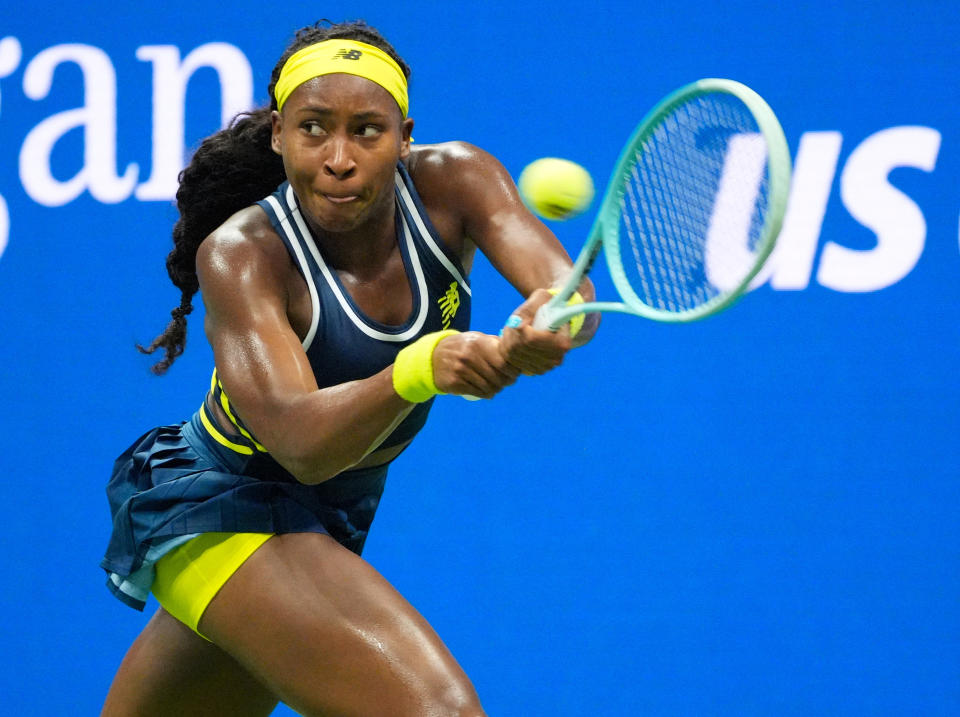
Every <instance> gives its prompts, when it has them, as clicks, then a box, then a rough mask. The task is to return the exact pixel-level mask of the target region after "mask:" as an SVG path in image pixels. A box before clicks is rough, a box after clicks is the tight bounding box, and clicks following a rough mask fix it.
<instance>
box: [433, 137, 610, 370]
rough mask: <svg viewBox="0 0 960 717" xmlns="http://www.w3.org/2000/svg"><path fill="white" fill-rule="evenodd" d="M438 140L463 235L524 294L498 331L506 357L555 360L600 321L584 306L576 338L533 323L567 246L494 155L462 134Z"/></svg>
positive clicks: (522, 365) (561, 274)
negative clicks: (460, 138) (513, 323)
mask: <svg viewBox="0 0 960 717" xmlns="http://www.w3.org/2000/svg"><path fill="white" fill-rule="evenodd" d="M443 147H444V149H443V151H442V155H443V156H442V175H443V177H444V181H443V183H442V187H438V189H439V191H441V192H444V193H448V196H449V197H450V199H451V200H452V201H451V203H450V204H447V206H450V205H451V204H452V206H455V207H456V208H457V212H458V215H459V216H458V218H459V221H460V223H461V232H462V236H464V237H466V241H467V242H472V243H473V244H475V245H476V246H477V247H478V248H479V249H480V251H482V252H483V253H484V255H485V256H486V257H487V258H488V259H489V260H490V262H491V263H492V264H493V266H494V267H495V268H496V269H497V271H499V272H500V274H502V275H503V277H504V278H506V279H507V281H509V282H510V283H511V284H512V285H513V286H514V287H516V289H517V290H518V291H519V292H520V293H521V294H522V295H523V296H524V297H525V299H526V301H524V302H523V303H522V304H521V305H520V306H519V307H517V309H516V310H515V311H514V314H516V315H517V316H519V317H520V318H521V319H522V323H521V325H520V326H519V327H517V328H508V329H505V330H504V333H503V340H502V349H503V351H504V354H505V356H506V357H507V360H508V361H509V362H510V363H511V364H513V365H514V366H516V367H517V368H519V369H520V370H521V371H523V372H524V373H528V374H541V373H544V372H546V371H548V370H550V369H552V368H555V367H556V366H558V365H559V364H560V362H561V361H562V360H563V356H564V354H566V352H567V351H568V350H569V349H570V348H571V347H572V346H574V345H576V346H580V345H582V344H585V343H586V342H587V341H589V340H590V338H591V337H592V336H593V334H594V332H595V331H596V329H597V324H598V323H599V322H598V320H597V318H596V317H597V314H588V315H587V320H586V321H584V324H583V327H582V328H581V329H580V331H579V333H578V334H577V336H576V337H575V339H574V340H573V341H571V339H570V333H569V327H564V328H562V329H561V330H560V331H557V332H550V331H544V330H538V329H534V328H533V326H532V322H533V316H534V314H535V313H536V311H537V309H538V308H539V307H540V306H542V305H543V304H544V303H546V302H547V301H548V300H549V299H550V298H551V295H550V293H549V292H548V291H547V289H549V288H550V287H553V286H559V285H560V284H562V283H563V280H564V278H565V277H566V276H567V275H568V273H569V271H570V268H571V267H572V266H573V262H572V260H571V259H570V256H569V254H567V252H566V250H565V249H564V248H563V245H562V244H561V243H560V242H559V241H558V240H557V238H556V237H555V236H554V235H553V232H551V231H550V230H549V229H548V228H547V227H546V226H545V225H544V224H543V222H541V221H540V220H539V219H537V218H536V217H535V216H534V215H533V214H532V213H531V212H530V210H529V209H527V207H526V206H525V205H524V203H523V202H522V201H521V199H520V195H519V193H518V192H517V188H516V185H515V184H514V182H513V179H512V178H511V176H510V174H509V172H507V170H506V169H505V168H504V166H503V165H502V164H501V163H500V162H499V161H498V160H497V159H496V158H495V157H494V156H493V155H491V154H489V153H487V152H485V151H483V150H481V149H479V148H477V147H474V146H473V145H469V144H466V143H461V142H456V143H449V144H448V145H443ZM437 164H441V163H437ZM418 186H419V184H418ZM579 292H580V294H581V296H582V297H583V299H584V300H585V301H593V299H594V289H593V284H591V283H590V280H589V279H584V281H583V282H582V283H581V285H580V287H579Z"/></svg>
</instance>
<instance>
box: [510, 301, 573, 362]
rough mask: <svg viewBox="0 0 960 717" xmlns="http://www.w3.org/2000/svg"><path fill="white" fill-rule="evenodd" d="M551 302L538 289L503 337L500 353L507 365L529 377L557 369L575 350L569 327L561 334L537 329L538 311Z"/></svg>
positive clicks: (518, 308) (523, 304)
mask: <svg viewBox="0 0 960 717" xmlns="http://www.w3.org/2000/svg"><path fill="white" fill-rule="evenodd" d="M551 298H553V297H552V295H551V294H550V292H549V291H547V290H546V289H537V290H536V291H534V292H533V293H532V294H530V296H529V298H528V299H527V300H526V301H524V302H523V303H522V304H520V306H518V307H517V309H516V310H515V311H514V312H513V316H512V317H511V319H512V320H511V322H510V324H508V325H507V326H506V327H504V329H503V333H502V335H501V337H500V352H501V353H502V354H503V357H504V358H505V359H506V360H507V363H509V364H511V365H512V366H514V367H516V368H517V369H519V370H520V372H521V373H523V374H525V375H527V376H539V375H541V374H544V373H546V372H547V371H550V370H552V369H555V368H556V367H557V366H559V365H560V364H561V363H562V362H563V357H564V356H565V355H566V353H567V351H569V350H570V349H571V347H572V346H573V344H572V342H571V340H570V327H569V325H564V326H563V327H561V328H560V329H559V330H558V331H547V330H546V329H535V328H533V317H534V315H536V313H537V309H539V308H540V307H541V306H543V305H544V304H545V303H547V302H548V301H550V299H551ZM513 317H516V318H513ZM511 324H518V325H517V326H512V325H511Z"/></svg>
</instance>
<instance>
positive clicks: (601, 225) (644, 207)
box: [533, 79, 790, 331]
mask: <svg viewBox="0 0 960 717" xmlns="http://www.w3.org/2000/svg"><path fill="white" fill-rule="evenodd" d="M789 186H790V154H789V151H788V149H787V142H786V139H785V137H784V135H783V129H782V128H781V127H780V123H779V122H778V121H777V118H776V115H774V113H773V111H772V110H771V109H770V107H769V106H768V105H767V103H766V102H764V100H763V99H762V98H761V97H760V96H759V95H758V94H757V93H756V92H754V91H753V90H751V89H750V88H749V87H747V86H745V85H743V84H741V83H739V82H734V81H732V80H722V79H705V80H700V81H698V82H693V83H691V84H689V85H686V86H684V87H681V88H680V89H678V90H676V91H675V92H673V93H671V94H670V95H668V96H667V97H665V98H664V99H663V100H661V101H660V102H659V103H658V104H657V105H656V106H655V107H654V108H653V109H652V110H651V111H650V112H649V114H648V115H647V116H646V117H645V118H644V119H643V121H642V122H641V123H640V124H639V126H638V127H637V128H636V130H635V131H634V133H633V135H632V136H631V137H630V140H629V141H628V142H627V144H626V146H625V147H624V149H623V151H622V153H621V154H620V158H619V160H618V161H617V165H616V168H615V169H614V170H613V175H612V177H611V179H610V183H609V184H608V186H607V190H606V194H605V195H604V198H603V204H602V206H601V207H600V210H599V212H598V214H597V217H596V220H595V221H594V224H593V228H592V229H591V231H590V235H589V237H590V238H589V239H588V240H587V242H586V244H585V245H584V247H583V249H582V250H581V252H580V254H579V256H578V257H577V260H576V262H575V263H574V266H573V269H572V271H571V273H570V276H569V277H568V278H567V280H566V282H565V283H564V284H563V286H561V287H558V291H557V293H556V294H555V296H554V297H553V298H552V299H551V300H550V301H549V302H547V303H546V304H544V305H543V306H542V307H541V308H540V310H539V311H538V312H537V315H536V317H535V319H534V323H533V325H534V326H535V327H536V328H548V329H550V330H552V331H556V330H557V329H558V328H559V327H561V326H563V324H564V323H566V322H567V321H569V320H570V319H571V318H572V317H573V316H575V315H576V314H579V313H583V312H591V311H613V312H619V313H626V314H635V315H637V316H643V317H645V318H648V319H654V320H656V321H668V322H684V321H694V320H696V319H701V318H704V317H706V316H710V315H712V314H715V313H717V312H718V311H722V310H723V309H725V308H727V307H728V306H730V304H732V303H733V302H734V301H735V300H736V299H737V298H738V297H739V296H741V295H742V294H743V293H744V292H745V291H746V290H747V288H748V286H749V284H750V280H751V279H752V278H753V277H754V276H755V275H756V273H757V272H758V271H759V270H760V268H761V267H762V266H763V264H764V262H765V261H766V260H767V258H768V257H769V256H770V253H771V252H772V251H773V247H774V244H775V243H776V239H777V234H778V233H779V232H780V226H781V224H782V223H783V216H784V213H785V211H786V206H787V194H788V192H789ZM601 249H602V250H603V252H604V254H605V255H606V258H607V266H608V267H609V270H610V275H611V277H612V279H613V283H614V285H615V287H616V290H617V293H618V294H619V295H620V296H619V298H620V301H609V302H608V301H593V302H588V303H581V304H575V305H572V306H567V300H568V299H569V298H570V297H571V296H572V295H573V293H574V292H575V291H576V290H577V287H578V286H579V285H580V281H581V280H582V279H583V277H584V276H585V275H586V274H587V273H589V271H590V270H591V269H592V268H593V265H594V262H595V260H596V258H597V256H598V255H599V254H600V250H601Z"/></svg>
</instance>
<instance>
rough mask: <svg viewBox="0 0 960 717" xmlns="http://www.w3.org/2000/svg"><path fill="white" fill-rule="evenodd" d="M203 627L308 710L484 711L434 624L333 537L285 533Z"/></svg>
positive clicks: (256, 557)
mask: <svg viewBox="0 0 960 717" xmlns="http://www.w3.org/2000/svg"><path fill="white" fill-rule="evenodd" d="M199 629H200V632H202V633H203V634H205V635H207V636H209V637H210V638H211V639H212V640H213V641H214V642H216V643H217V644H218V645H220V646H222V647H223V648H224V649H225V650H227V651H228V652H229V653H230V654H232V655H234V656H235V657H236V658H237V659H238V660H239V661H240V662H241V663H242V664H243V665H244V666H246V667H247V668H248V669H249V670H250V671H251V672H253V673H254V674H256V675H257V676H258V677H259V678H260V679H261V680H262V681H263V682H264V683H265V684H266V685H268V686H269V687H270V689H271V690H272V691H273V692H275V693H276V694H277V695H279V696H280V698H281V699H282V700H283V701H284V702H286V703H287V704H289V705H290V706H291V707H293V708H294V709H296V710H298V711H301V712H302V713H304V714H307V715H321V714H323V715H372V716H373V715H375V716H376V717H392V716H393V715H398V716H399V715H417V716H418V717H421V716H426V715H437V716H439V715H461V716H466V715H482V714H483V711H482V709H481V708H480V704H479V700H478V699H477V695H476V692H475V690H474V688H473V686H472V685H471V683H470V681H469V680H468V679H467V676H466V675H465V674H464V672H463V670H462V669H461V668H460V666H459V665H458V664H457V662H456V660H454V658H453V656H452V655H451V654H450V652H449V651H448V650H447V648H446V646H445V645H444V644H443V642H442V641H441V640H440V638H439V637H438V636H437V634H436V633H435V632H434V631H433V629H432V628H431V627H430V625H429V624H427V622H426V620H424V618H423V617H422V616H421V615H420V614H419V613H418V612H417V611H416V610H414V609H413V607H412V606H411V605H410V604H409V603H408V602H407V601H406V600H404V598H403V597H402V596H401V595H400V594H399V593H398V592H397V591H396V590H395V589H394V588H393V587H392V586H391V585H390V584H389V583H388V582H387V581H386V580H385V579H384V578H383V577H382V576H381V575H380V574H379V573H377V572H376V571H375V570H374V569H373V568H372V567H371V566H370V565H369V564H368V563H367V562H366V561H364V560H362V559H361V558H359V557H358V556H356V555H354V554H353V553H351V552H350V551H348V550H346V549H345V548H343V547H342V546H340V545H339V544H337V543H336V542H335V541H334V540H333V539H332V538H330V537H329V536H326V535H319V534H312V533H296V534H290V535H278V536H275V537H273V538H271V539H270V540H268V541H267V542H266V543H264V544H263V546H261V547H260V549H259V550H257V552H255V553H254V554H253V555H252V556H251V557H250V558H249V559H247V561H246V562H245V563H244V564H243V565H242V566H241V567H240V568H239V569H238V570H237V572H236V573H234V575H233V576H232V577H231V578H230V580H228V581H227V583H226V584H225V585H224V586H223V588H222V589H221V590H220V592H219V593H218V594H217V596H216V597H214V599H213V601H212V602H211V603H210V605H209V606H208V607H207V610H206V612H204V615H203V617H202V618H201V620H200V625H199Z"/></svg>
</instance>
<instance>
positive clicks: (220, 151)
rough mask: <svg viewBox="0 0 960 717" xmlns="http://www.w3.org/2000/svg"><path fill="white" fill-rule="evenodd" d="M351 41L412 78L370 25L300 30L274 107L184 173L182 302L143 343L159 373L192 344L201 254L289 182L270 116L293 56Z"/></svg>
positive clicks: (221, 135) (209, 148) (207, 147)
mask: <svg viewBox="0 0 960 717" xmlns="http://www.w3.org/2000/svg"><path fill="white" fill-rule="evenodd" d="M335 39H347V40H357V41H359V42H365V43H367V44H369V45H374V46H375V47H379V48H380V49H382V50H383V51H384V52H386V53H387V54H389V55H390V56H391V57H392V58H393V59H394V60H396V62H397V64H398V65H399V66H400V69H401V70H403V74H404V75H405V76H406V77H407V78H408V79H409V77H410V68H409V67H408V66H407V64H406V63H405V62H404V61H403V60H402V59H401V58H400V56H399V55H398V54H397V52H396V50H394V49H393V47H392V46H391V45H390V43H388V42H387V41H386V39H384V37H383V36H382V35H381V34H380V33H379V32H378V31H377V30H376V29H374V28H373V27H371V26H369V25H367V24H366V23H365V22H363V21H362V20H361V21H356V22H345V23H339V24H333V23H330V21H328V20H321V21H319V22H317V23H315V24H313V25H309V26H307V27H304V28H301V29H299V30H297V32H296V33H295V35H294V37H293V40H292V41H291V43H290V44H289V45H288V46H287V49H286V50H284V53H283V55H282V56H281V57H280V59H279V60H278V61H277V64H276V66H275V67H274V68H273V72H272V73H271V75H270V84H269V86H268V87H267V91H268V93H269V96H270V104H269V105H267V106H265V107H260V108H258V109H255V110H253V111H251V112H243V113H241V114H239V115H237V116H236V117H235V118H234V120H233V122H231V123H230V126H229V127H227V128H226V129H223V130H220V131H219V132H217V133H215V134H213V135H211V136H210V137H207V138H206V139H205V140H203V142H202V143H201V144H200V147H199V148H198V149H197V151H196V153H195V154H194V155H193V157H192V158H191V160H190V164H189V165H187V167H186V169H184V170H183V171H182V172H181V173H180V176H179V184H180V186H179V188H178V189H177V209H178V211H179V212H180V218H179V219H178V220H177V223H176V224H175V225H174V227H173V249H172V250H171V251H170V253H169V254H168V255H167V274H168V275H169V276H170V280H171V281H172V282H173V284H174V286H176V287H177V288H178V289H180V292H181V294H180V304H179V306H177V307H176V308H175V309H174V310H173V311H171V312H170V315H171V316H172V320H171V321H170V323H169V324H168V325H167V328H166V329H164V331H163V333H162V334H160V335H159V336H157V338H155V339H154V340H153V342H152V343H151V344H150V345H149V346H141V345H139V344H138V345H137V349H138V350H139V351H140V352H141V353H145V354H152V353H153V352H154V351H156V350H157V349H163V350H164V356H163V358H162V359H161V360H160V361H158V362H157V363H156V364H154V366H153V367H152V369H151V370H152V371H153V373H155V374H157V375H160V374H163V373H166V371H167V369H168V368H170V365H171V364H172V363H173V362H174V360H175V359H176V358H177V356H179V355H180V354H182V353H183V349H184V347H185V346H186V342H187V315H188V314H190V313H191V312H192V311H193V297H194V295H195V294H196V293H197V291H198V290H199V289H200V283H199V281H198V279H197V249H198V248H199V247H200V243H201V242H202V241H203V240H204V239H205V238H206V237H207V236H209V235H210V234H211V233H212V232H213V231H214V230H215V229H216V228H217V227H219V226H220V225H221V224H223V222H225V221H226V220H227V219H229V218H230V217H231V216H232V215H233V214H235V213H236V212H238V211H240V210H241V209H243V208H245V207H248V206H250V205H251V204H253V203H254V202H257V201H259V200H260V199H263V198H264V197H265V196H267V195H269V194H270V193H271V192H273V191H274V190H275V189H276V188H277V186H278V185H280V184H281V183H282V182H283V181H284V180H285V179H286V174H285V172H284V169H283V160H282V158H281V157H280V156H279V155H277V154H276V153H275V152H274V151H273V149H272V148H271V146H270V140H271V135H272V131H273V130H272V122H271V112H273V111H274V110H276V109H277V101H276V98H275V97H274V94H273V90H274V87H275V86H276V84H277V80H278V79H280V71H281V70H282V69H283V65H284V63H286V61H287V58H289V57H290V56H291V55H292V54H294V53H295V52H297V51H298V50H300V49H301V48H304V47H307V46H308V45H313V44H316V43H318V42H323V41H324V40H335Z"/></svg>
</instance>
